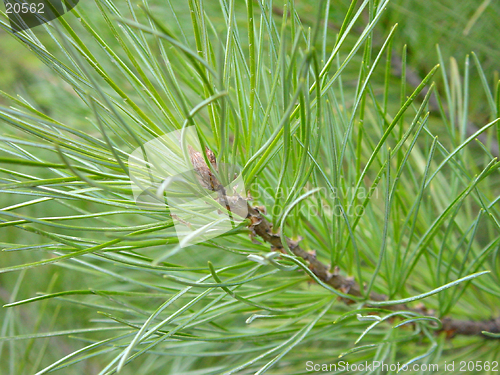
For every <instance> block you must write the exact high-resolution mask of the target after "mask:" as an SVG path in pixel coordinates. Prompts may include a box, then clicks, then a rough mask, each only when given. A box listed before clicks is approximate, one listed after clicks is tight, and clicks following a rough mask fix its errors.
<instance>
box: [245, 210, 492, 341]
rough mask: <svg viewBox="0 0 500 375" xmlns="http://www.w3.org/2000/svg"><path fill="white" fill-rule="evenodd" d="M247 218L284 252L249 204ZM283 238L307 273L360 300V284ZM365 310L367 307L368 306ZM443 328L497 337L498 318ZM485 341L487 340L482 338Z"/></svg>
mask: <svg viewBox="0 0 500 375" xmlns="http://www.w3.org/2000/svg"><path fill="white" fill-rule="evenodd" d="M248 218H249V219H250V226H249V228H250V230H251V231H252V232H253V233H255V234H256V235H258V236H259V237H260V238H262V239H263V240H264V241H265V242H267V243H269V244H270V245H271V246H272V248H273V249H274V250H278V251H282V250H283V249H284V247H283V243H282V242H281V237H280V236H279V235H278V234H275V233H274V232H273V230H272V224H271V223H270V222H269V221H267V219H266V218H265V217H264V216H263V215H262V214H261V212H260V210H259V208H258V207H252V206H251V205H249V204H248ZM285 238H286V242H287V245H288V247H289V248H290V250H291V251H292V253H293V254H294V255H296V256H298V257H300V258H302V259H304V260H305V261H307V263H308V264H309V269H310V270H311V271H312V272H313V273H314V274H315V275H316V276H317V277H318V279H320V280H321V281H323V282H324V283H326V284H328V285H330V286H332V287H333V288H335V289H337V290H339V291H341V292H343V293H345V294H348V295H351V296H353V297H361V296H363V293H362V292H361V288H360V286H359V284H357V283H356V282H355V281H354V279H353V278H350V277H345V276H342V275H340V274H339V273H338V272H335V273H331V272H330V269H329V266H327V265H326V264H324V263H323V262H321V261H319V260H318V259H317V258H316V255H315V254H314V252H308V251H306V250H304V249H302V248H301V247H300V245H299V243H298V241H293V240H292V239H290V238H287V237H285ZM369 297H370V298H369V299H370V300H371V301H386V300H387V299H388V298H387V297H386V296H385V295H383V294H378V293H374V292H372V293H370V296H369ZM343 301H344V302H345V303H352V302H354V300H350V299H347V298H344V299H343ZM367 306H368V307H370V305H369V303H367ZM387 308H388V309H391V310H407V311H414V312H418V313H419V314H428V313H429V312H430V311H429V310H427V309H426V308H425V307H424V306H419V307H408V306H407V305H404V304H399V305H392V306H388V307H387ZM441 322H442V325H443V326H442V328H441V329H440V331H441V332H446V334H447V335H448V337H451V336H454V335H457V334H458V335H466V336H472V335H481V336H484V335H483V334H482V332H483V331H487V332H492V333H500V318H497V319H492V320H479V321H474V320H457V319H452V318H448V317H447V318H443V319H442V320H441ZM484 337H486V336H484Z"/></svg>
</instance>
